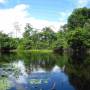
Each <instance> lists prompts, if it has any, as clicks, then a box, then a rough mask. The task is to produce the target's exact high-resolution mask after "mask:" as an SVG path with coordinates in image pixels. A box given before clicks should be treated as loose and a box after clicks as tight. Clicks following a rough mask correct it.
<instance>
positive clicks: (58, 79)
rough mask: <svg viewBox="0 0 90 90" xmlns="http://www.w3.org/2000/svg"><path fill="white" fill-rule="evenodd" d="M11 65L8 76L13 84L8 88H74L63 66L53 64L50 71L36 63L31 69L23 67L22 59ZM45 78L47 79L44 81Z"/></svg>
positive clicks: (24, 89) (66, 89) (60, 89)
mask: <svg viewBox="0 0 90 90" xmlns="http://www.w3.org/2000/svg"><path fill="white" fill-rule="evenodd" d="M11 65H12V67H13V68H12V69H13V70H11V74H9V75H8V78H9V80H10V81H12V83H13V86H12V87H11V88H10V89H9V90H51V89H52V90H74V89H73V87H72V86H71V85H70V83H69V81H68V77H67V75H66V74H65V73H64V72H63V71H64V67H63V68H60V67H59V66H58V65H55V66H54V67H53V68H52V70H51V71H46V70H45V69H43V68H42V67H40V65H38V67H34V66H33V70H32V71H31V70H28V69H27V68H25V65H24V62H22V61H17V62H14V63H13V64H11ZM0 72H1V71H0ZM9 72H10V71H9ZM40 80H41V81H40ZM45 80H47V81H46V83H45ZM31 82H32V83H31ZM38 83H39V84H38Z"/></svg>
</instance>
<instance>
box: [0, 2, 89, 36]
mask: <svg viewBox="0 0 90 90" xmlns="http://www.w3.org/2000/svg"><path fill="white" fill-rule="evenodd" d="M82 7H89V8H90V0H0V31H2V32H4V33H7V34H9V35H12V36H15V34H16V30H17V29H18V30H19V31H18V33H17V34H18V35H17V36H18V37H21V36H22V33H23V32H24V27H25V25H26V23H30V24H31V25H32V27H33V28H37V29H42V28H44V27H45V26H49V27H51V28H52V29H53V30H54V31H58V30H59V29H60V26H62V25H64V24H65V23H67V19H68V16H69V15H70V14H71V13H72V11H73V10H74V9H75V8H82Z"/></svg>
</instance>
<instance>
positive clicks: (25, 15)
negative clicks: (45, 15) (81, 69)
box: [0, 4, 64, 37]
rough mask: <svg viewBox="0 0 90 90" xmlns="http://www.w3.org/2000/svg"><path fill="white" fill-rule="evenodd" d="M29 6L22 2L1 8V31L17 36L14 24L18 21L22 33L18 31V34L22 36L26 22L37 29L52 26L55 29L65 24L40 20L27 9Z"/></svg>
mask: <svg viewBox="0 0 90 90" xmlns="http://www.w3.org/2000/svg"><path fill="white" fill-rule="evenodd" d="M28 7H29V6H28V5H25V4H20V5H16V6H15V7H13V8H9V9H0V31H3V32H4V33H12V34H13V35H14V36H15V33H16V30H15V27H14V26H15V22H18V24H19V28H20V33H18V36H19V37H20V36H21V34H22V33H23V32H24V27H25V25H26V23H30V24H31V25H32V26H33V27H34V28H37V29H42V28H43V27H45V26H50V27H52V28H55V31H57V30H58V29H59V28H60V25H63V24H64V22H54V21H48V20H40V19H37V18H35V17H32V16H30V14H29V12H28V11H27V10H28Z"/></svg>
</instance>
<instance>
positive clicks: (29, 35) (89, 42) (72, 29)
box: [0, 8, 90, 51]
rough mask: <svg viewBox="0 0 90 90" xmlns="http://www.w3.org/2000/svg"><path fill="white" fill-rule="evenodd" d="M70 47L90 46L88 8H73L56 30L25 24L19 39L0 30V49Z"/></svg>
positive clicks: (76, 49) (77, 49)
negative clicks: (35, 27) (64, 22)
mask: <svg viewBox="0 0 90 90" xmlns="http://www.w3.org/2000/svg"><path fill="white" fill-rule="evenodd" d="M61 47H62V48H72V49H73V50H75V51H79V50H85V49H86V48H90V8H78V9H75V10H74V11H73V12H72V14H71V15H70V16H69V18H68V22H67V24H65V25H64V26H62V27H61V28H60V30H59V31H58V32H54V30H52V29H51V28H50V27H44V28H43V29H42V30H41V31H39V30H37V29H34V28H33V27H32V26H31V25H30V24H26V27H25V31H24V33H23V37H22V38H21V39H17V38H12V37H9V36H8V35H6V34H4V33H2V32H0V50H10V49H18V50H30V49H55V48H57V49H58V48H61Z"/></svg>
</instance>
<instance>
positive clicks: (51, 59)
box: [0, 53, 90, 90]
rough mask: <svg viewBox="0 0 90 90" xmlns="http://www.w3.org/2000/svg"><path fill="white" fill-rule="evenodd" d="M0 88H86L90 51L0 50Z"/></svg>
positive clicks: (88, 89)
mask: <svg viewBox="0 0 90 90" xmlns="http://www.w3.org/2000/svg"><path fill="white" fill-rule="evenodd" d="M0 90H90V55H86V54H85V55H79V54H76V55H75V54H72V55H67V54H62V55H59V54H54V53H9V54H0Z"/></svg>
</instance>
